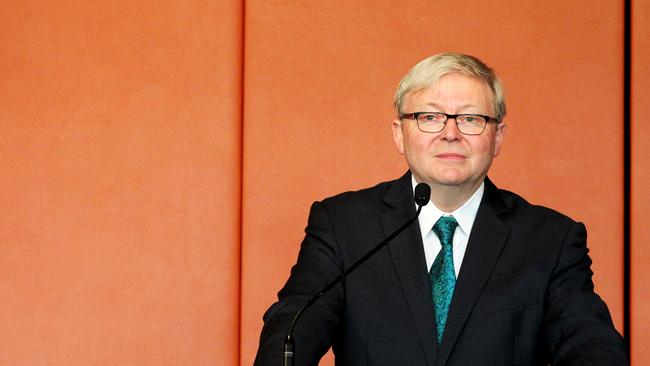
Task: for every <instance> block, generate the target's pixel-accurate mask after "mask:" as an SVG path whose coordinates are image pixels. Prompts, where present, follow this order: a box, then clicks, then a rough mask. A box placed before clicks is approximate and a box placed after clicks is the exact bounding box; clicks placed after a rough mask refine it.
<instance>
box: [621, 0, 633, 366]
mask: <svg viewBox="0 0 650 366" xmlns="http://www.w3.org/2000/svg"><path fill="white" fill-rule="evenodd" d="M623 4H624V5H623V6H624V20H623V23H624V35H623V38H624V40H623V64H624V65H623V337H624V340H625V349H626V352H627V357H628V360H629V362H631V360H630V254H631V253H630V250H631V242H630V219H631V210H630V205H631V179H630V178H631V141H630V140H631V139H630V137H631V131H630V129H631V123H630V117H631V87H632V85H631V72H632V70H631V69H632V47H631V44H632V16H631V15H632V9H631V8H632V4H631V0H624V3H623Z"/></svg>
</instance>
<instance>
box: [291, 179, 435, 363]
mask: <svg viewBox="0 0 650 366" xmlns="http://www.w3.org/2000/svg"><path fill="white" fill-rule="evenodd" d="M414 196H415V204H416V205H417V206H418V210H417V212H416V213H415V216H413V217H412V218H411V219H409V220H408V221H407V222H405V223H404V224H403V225H402V226H400V227H399V228H398V229H397V230H395V231H394V232H393V233H392V234H390V235H388V236H387V237H386V238H385V239H384V240H382V241H381V242H379V244H377V245H376V246H375V247H374V248H372V249H371V250H370V251H369V252H368V253H366V254H365V255H364V256H363V257H361V258H360V259H359V260H357V261H356V262H354V264H352V265H351V266H350V267H349V268H348V269H347V270H345V271H343V273H341V274H340V275H339V276H338V277H336V278H335V279H334V280H333V281H332V282H330V283H329V284H327V285H326V286H325V287H323V289H322V290H320V291H318V293H316V295H314V296H313V297H312V298H311V299H309V301H307V303H306V304H305V305H303V306H302V307H301V308H300V309H299V310H298V311H297V312H296V315H294V316H293V319H292V320H291V325H290V326H289V331H288V332H287V337H286V338H285V339H284V353H283V355H284V356H283V365H284V366H293V358H294V355H295V352H294V339H293V327H294V326H295V325H296V322H297V321H298V318H300V315H302V313H303V311H305V309H307V308H308V307H310V306H311V305H312V304H313V303H315V302H316V300H318V299H319V298H321V297H322V296H323V295H325V294H326V293H327V292H328V291H329V290H330V289H332V287H334V286H336V285H337V284H338V283H339V282H341V281H343V280H344V279H345V277H347V276H348V275H349V274H350V273H352V272H354V270H355V269H357V268H358V267H359V266H360V265H361V264H362V263H363V262H365V261H366V260H367V259H368V258H370V257H372V256H373V255H374V254H375V253H377V252H378V251H379V250H380V249H381V248H383V247H384V246H386V244H388V243H389V242H390V241H391V240H393V239H394V238H395V237H396V236H397V235H399V233H401V232H402V231H404V230H405V229H406V228H407V227H409V226H410V225H411V224H412V223H413V222H414V221H415V220H417V218H418V216H420V212H421V211H422V207H424V206H426V204H427V203H429V199H430V197H431V188H430V187H429V185H428V184H426V183H419V184H418V185H416V186H415V194H414Z"/></svg>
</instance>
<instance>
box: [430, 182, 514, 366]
mask: <svg viewBox="0 0 650 366" xmlns="http://www.w3.org/2000/svg"><path fill="white" fill-rule="evenodd" d="M506 210H507V209H506V205H505V203H504V202H503V200H502V198H501V196H500V194H499V192H498V190H497V188H496V187H495V186H494V184H492V182H490V181H489V180H488V179H487V178H486V180H485V192H484V194H483V199H482V200H481V206H480V207H479V210H478V212H477V214H476V219H475V220H474V225H473V227H472V232H471V234H470V237H469V242H468V243H467V251H466V252H465V257H464V259H463V263H462V266H461V270H460V274H459V275H458V280H457V282H456V287H455V289H454V296H453V298H452V302H451V306H450V309H449V316H448V318H447V324H446V325H445V333H444V337H443V342H442V345H441V347H440V352H439V355H438V362H439V365H444V364H445V363H446V362H447V360H448V358H449V356H450V354H451V352H452V350H453V348H454V345H455V344H456V341H457V340H458V336H459V335H460V333H461V331H462V329H463V326H464V325H465V321H466V320H467V318H468V316H469V314H470V313H471V311H472V308H473V307H474V304H475V303H476V300H477V299H478V296H479V294H480V293H481V291H482V289H483V286H484V285H485V283H486V282H487V280H488V278H489V277H490V274H491V273H492V271H493V269H494V266H495V265H496V263H497V261H498V259H499V257H500V255H501V251H502V249H503V246H504V244H505V243H506V239H507V238H508V233H509V232H510V227H509V226H508V225H507V224H506V223H504V222H503V221H502V219H501V218H499V216H500V215H501V214H503V213H505V212H506Z"/></svg>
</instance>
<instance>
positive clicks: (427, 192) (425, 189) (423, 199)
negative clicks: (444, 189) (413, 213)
mask: <svg viewBox="0 0 650 366" xmlns="http://www.w3.org/2000/svg"><path fill="white" fill-rule="evenodd" d="M430 198H431V187H429V185H428V184H426V183H418V185H417V186H415V204H416V205H418V206H426V205H427V203H429V199H430Z"/></svg>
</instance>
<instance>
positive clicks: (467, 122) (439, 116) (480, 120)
mask: <svg viewBox="0 0 650 366" xmlns="http://www.w3.org/2000/svg"><path fill="white" fill-rule="evenodd" d="M399 118H400V119H405V118H406V119H414V120H416V121H417V124H418V129H419V130H420V131H422V132H426V133H437V132H440V131H442V130H444V129H445V125H446V124H447V121H448V120H449V119H450V118H453V119H455V120H456V126H458V131H460V133H462V134H463V135H480V134H482V133H483V131H485V126H487V124H488V122H492V123H499V120H497V119H496V118H492V117H489V116H483V115H480V114H447V113H441V112H415V113H404V114H400V115H399Z"/></svg>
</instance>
